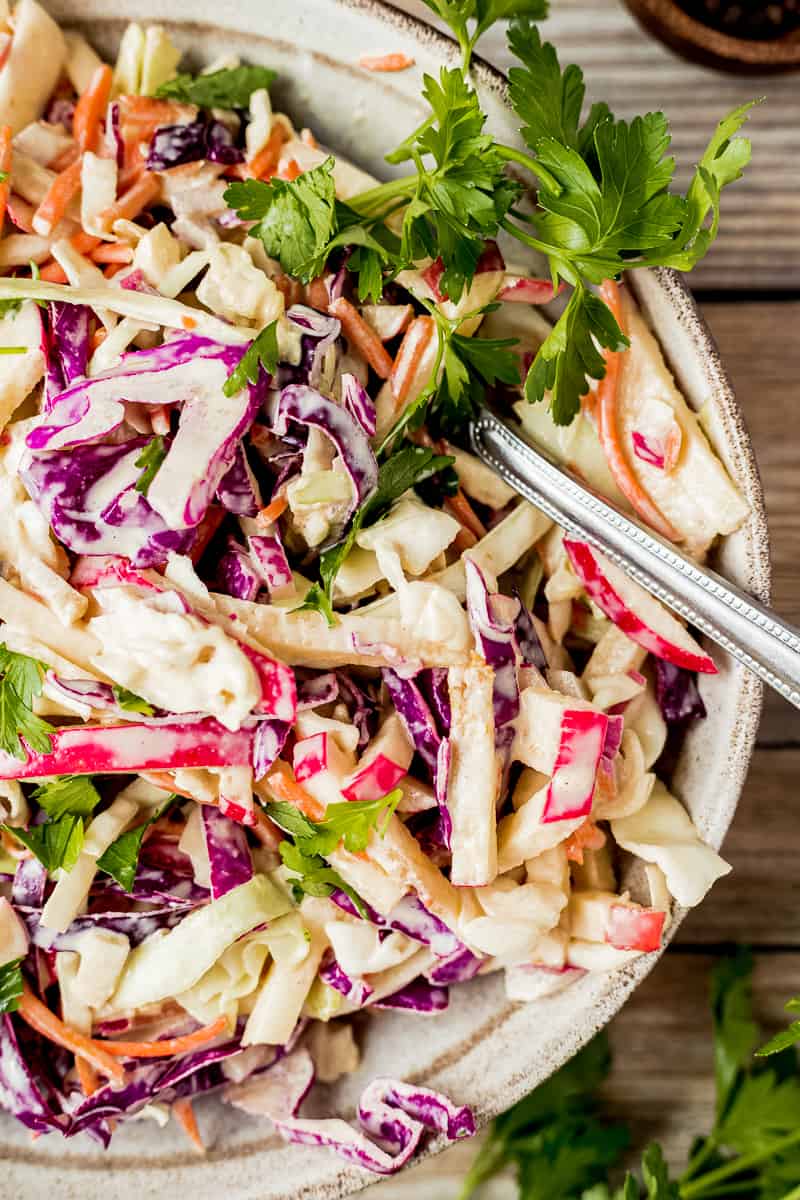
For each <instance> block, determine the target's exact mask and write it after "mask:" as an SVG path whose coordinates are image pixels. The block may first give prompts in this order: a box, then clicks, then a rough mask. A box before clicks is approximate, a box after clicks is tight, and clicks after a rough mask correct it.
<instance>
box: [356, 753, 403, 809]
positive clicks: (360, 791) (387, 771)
mask: <svg viewBox="0 0 800 1200" xmlns="http://www.w3.org/2000/svg"><path fill="white" fill-rule="evenodd" d="M407 773H408V768H407V767H403V766H401V765H400V763H396V762H392V760H391V759H390V758H387V757H386V755H385V754H378V755H377V756H376V757H375V758H374V759H373V760H372V762H371V763H368V764H367V766H366V767H363V768H362V769H361V770H360V771H356V773H355V775H354V776H353V778H352V779H351V780H350V782H349V783H348V785H347V787H344V788H342V795H343V796H344V798H345V800H379V799H380V798H381V796H385V795H386V794H387V793H388V792H390V791H391V790H392V788H394V787H396V786H397V784H398V783H399V782H400V780H401V779H402V778H403V777H404V775H406V774H407Z"/></svg>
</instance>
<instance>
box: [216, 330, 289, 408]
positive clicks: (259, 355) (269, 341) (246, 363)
mask: <svg viewBox="0 0 800 1200" xmlns="http://www.w3.org/2000/svg"><path fill="white" fill-rule="evenodd" d="M262 367H263V368H264V370H265V371H266V372H267V374H268V375H274V374H275V372H276V371H277V369H278V322H277V321H270V323H269V325H265V326H264V328H263V329H262V330H261V332H260V333H259V334H258V336H257V337H255V338H254V339H253V341H252V342H251V343H250V345H249V346H248V347H247V349H246V350H245V352H244V354H243V355H242V357H241V358H240V359H239V365H238V366H236V367H234V369H233V370H232V371H231V373H230V375H229V376H228V378H227V379H226V380H225V383H224V384H223V386H222V390H223V392H224V393H225V395H226V396H235V395H236V393H237V392H241V391H242V389H243V388H245V387H247V385H248V383H252V384H256V383H258V376H259V373H260V371H261V368H262Z"/></svg>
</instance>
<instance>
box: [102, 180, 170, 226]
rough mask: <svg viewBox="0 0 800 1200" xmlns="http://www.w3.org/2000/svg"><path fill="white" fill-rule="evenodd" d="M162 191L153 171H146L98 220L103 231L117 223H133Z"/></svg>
mask: <svg viewBox="0 0 800 1200" xmlns="http://www.w3.org/2000/svg"><path fill="white" fill-rule="evenodd" d="M160 191H161V184H160V183H159V181H158V179H157V178H156V176H155V175H154V174H153V172H152V171H144V172H143V173H142V175H141V177H140V178H139V179H137V181H136V183H134V184H133V186H132V187H129V188H128V190H127V192H124V193H123V194H122V195H121V196H120V197H119V199H118V200H117V201H115V203H114V204H111V205H109V207H108V208H107V209H105V211H104V212H102V213H101V214H100V216H99V218H98V224H99V226H100V228H101V229H110V228H111V226H112V225H113V224H114V222H115V221H133V220H134V218H136V217H138V216H139V213H140V212H141V211H142V209H145V208H147V206H148V204H152V203H153V201H154V200H155V198H156V197H157V196H158V194H159V192H160Z"/></svg>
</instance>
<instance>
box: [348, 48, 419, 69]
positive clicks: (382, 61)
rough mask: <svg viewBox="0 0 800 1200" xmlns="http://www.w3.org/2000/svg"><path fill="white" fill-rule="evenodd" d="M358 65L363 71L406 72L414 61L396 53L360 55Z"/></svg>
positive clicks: (400, 53)
mask: <svg viewBox="0 0 800 1200" xmlns="http://www.w3.org/2000/svg"><path fill="white" fill-rule="evenodd" d="M358 65H359V66H360V67H363V69H364V70H365V71H407V70H408V68H409V67H413V65H414V59H413V58H409V57H408V55H407V54H403V53H402V52H400V51H397V52H396V53H394V54H362V55H361V58H360V59H359V60H358Z"/></svg>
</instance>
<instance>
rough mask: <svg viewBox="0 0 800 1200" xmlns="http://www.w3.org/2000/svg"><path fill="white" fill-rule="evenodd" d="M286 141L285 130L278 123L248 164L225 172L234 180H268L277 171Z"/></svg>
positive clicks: (238, 164) (240, 164)
mask: <svg viewBox="0 0 800 1200" xmlns="http://www.w3.org/2000/svg"><path fill="white" fill-rule="evenodd" d="M285 141H286V130H285V129H284V127H283V125H282V124H281V123H280V122H279V121H278V122H276V123H275V124H274V125H273V126H272V129H271V131H270V135H269V137H268V138H267V140H266V142H265V143H264V145H263V146H262V147H261V149H260V150H259V151H258V153H257V154H254V155H253V157H252V158H251V159H250V161H249V162H245V163H237V164H236V165H235V166H233V167H231V168H230V170H229V171H226V175H230V176H232V177H233V178H234V179H269V178H270V177H271V176H272V175H274V174H275V172H276V171H277V169H278V161H279V159H280V156H281V148H282V146H283V143H284V142H285Z"/></svg>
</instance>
